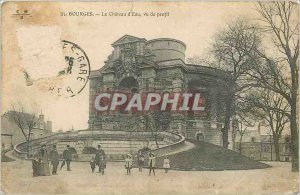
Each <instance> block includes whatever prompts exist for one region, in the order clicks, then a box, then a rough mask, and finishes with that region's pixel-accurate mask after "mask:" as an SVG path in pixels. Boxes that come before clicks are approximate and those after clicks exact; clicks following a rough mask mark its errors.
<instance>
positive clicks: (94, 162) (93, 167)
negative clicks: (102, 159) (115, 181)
mask: <svg viewBox="0 0 300 195" xmlns="http://www.w3.org/2000/svg"><path fill="white" fill-rule="evenodd" d="M90 165H91V169H92V173H93V172H94V171H95V168H96V161H95V158H94V157H92V160H91V162H90Z"/></svg>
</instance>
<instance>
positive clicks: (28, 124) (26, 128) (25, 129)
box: [12, 105, 37, 157]
mask: <svg viewBox="0 0 300 195" xmlns="http://www.w3.org/2000/svg"><path fill="white" fill-rule="evenodd" d="M36 118H37V117H36V114H35V113H34V112H32V113H27V112H26V111H25V108H24V106H23V105H19V106H18V108H17V109H16V108H15V106H13V108H12V119H13V121H14V123H15V124H16V125H17V126H18V127H19V129H20V131H21V132H22V134H23V135H24V138H25V141H26V152H27V157H29V145H30V140H31V134H32V130H33V128H34V126H35V123H36Z"/></svg>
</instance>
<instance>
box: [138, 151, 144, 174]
mask: <svg viewBox="0 0 300 195" xmlns="http://www.w3.org/2000/svg"><path fill="white" fill-rule="evenodd" d="M137 160H138V163H137V164H138V167H139V172H142V168H143V166H144V162H145V156H144V155H143V154H142V151H141V150H139V152H138V155H137Z"/></svg>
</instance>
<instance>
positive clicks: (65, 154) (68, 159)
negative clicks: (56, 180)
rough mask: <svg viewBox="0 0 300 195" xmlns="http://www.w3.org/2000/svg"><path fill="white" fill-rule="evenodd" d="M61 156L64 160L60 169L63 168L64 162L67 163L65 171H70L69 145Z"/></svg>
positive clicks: (70, 154)
mask: <svg viewBox="0 0 300 195" xmlns="http://www.w3.org/2000/svg"><path fill="white" fill-rule="evenodd" d="M63 158H64V161H63V163H62V164H61V166H60V170H61V169H62V168H63V166H64V165H65V163H67V171H71V161H72V152H71V150H70V146H69V145H67V149H65V150H64V151H63Z"/></svg>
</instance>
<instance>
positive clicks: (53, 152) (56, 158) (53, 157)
mask: <svg viewBox="0 0 300 195" xmlns="http://www.w3.org/2000/svg"><path fill="white" fill-rule="evenodd" d="M50 161H51V164H52V175H57V173H56V171H57V167H58V164H59V156H58V152H57V150H56V145H53V149H52V150H51V152H50Z"/></svg>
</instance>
